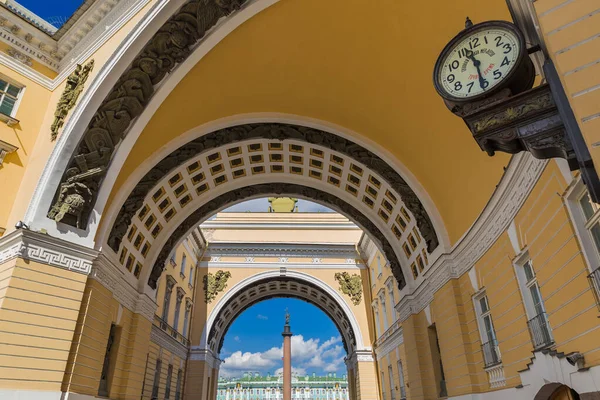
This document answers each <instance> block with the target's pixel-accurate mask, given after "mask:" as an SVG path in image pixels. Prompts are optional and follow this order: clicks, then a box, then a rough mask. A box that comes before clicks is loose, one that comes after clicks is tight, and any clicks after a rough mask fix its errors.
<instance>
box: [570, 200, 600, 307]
mask: <svg viewBox="0 0 600 400" xmlns="http://www.w3.org/2000/svg"><path fill="white" fill-rule="evenodd" d="M578 204H579V208H580V210H581V214H582V216H583V221H584V224H585V230H586V232H585V234H587V237H586V238H581V239H582V242H583V243H582V244H583V248H584V252H585V253H586V255H587V258H588V260H589V261H588V263H589V264H590V265H598V262H599V257H600V207H599V206H598V204H596V203H594V202H592V201H591V200H590V195H589V193H588V192H587V191H586V190H584V192H583V195H581V197H579V200H578ZM574 219H575V222H576V224H575V225H576V226H577V218H574ZM589 242H591V243H592V244H591V245H590V244H589ZM586 243H587V244H586ZM590 247H593V250H591V251H590V249H589V248H590ZM585 250H587V251H585ZM590 253H593V254H590ZM588 280H589V282H590V286H591V288H592V293H593V294H594V296H595V298H596V304H597V305H598V307H600V267H598V268H596V269H595V270H593V271H592V272H591V273H590V274H589V275H588Z"/></svg>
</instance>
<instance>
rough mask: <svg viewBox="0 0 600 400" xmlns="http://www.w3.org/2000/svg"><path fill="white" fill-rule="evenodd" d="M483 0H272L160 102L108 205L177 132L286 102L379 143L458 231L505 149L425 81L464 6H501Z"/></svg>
mask: <svg viewBox="0 0 600 400" xmlns="http://www.w3.org/2000/svg"><path fill="white" fill-rule="evenodd" d="M479 5H480V3H478V2H476V1H475V0H460V1H454V2H452V3H447V4H436V5H435V6H433V5H431V6H428V5H424V4H423V3H399V2H395V1H390V0H386V1H385V2H384V3H381V4H378V6H371V5H367V4H366V3H365V2H364V1H361V0H351V1H342V0H331V1H327V2H322V1H318V0H284V1H281V2H279V3H277V4H275V5H273V6H271V7H269V8H268V9H266V10H265V11H263V12H261V13H260V14H258V15H256V16H255V17H253V18H251V19H250V20H249V21H247V22H246V23H244V24H243V25H242V26H240V27H239V28H237V29H236V30H235V31H234V32H232V33H231V34H230V35H228V36H227V37H226V38H225V39H224V40H223V41H222V42H221V43H220V44H218V45H217V46H216V47H215V48H214V49H213V50H211V51H210V53H209V54H208V55H206V56H205V57H204V59H203V60H202V61H200V62H199V63H198V64H197V65H196V66H195V67H194V68H193V69H192V70H191V71H190V72H189V73H188V75H187V76H186V77H185V78H184V79H183V81H182V82H181V83H180V84H179V85H178V86H177V87H176V88H175V89H174V91H173V92H172V93H171V95H170V96H169V97H168V98H167V99H166V101H165V102H164V103H163V104H162V106H161V107H160V108H159V109H158V110H157V111H156V113H155V114H154V116H153V118H152V120H151V121H150V122H149V124H148V126H147V127H146V129H145V130H144V132H143V133H142V136H141V137H140V139H138V141H137V143H136V144H135V146H134V148H133V150H132V152H131V153H130V155H129V158H128V160H127V162H126V163H125V165H124V166H123V168H122V170H121V173H120V175H119V177H118V179H117V181H116V184H115V188H114V190H113V192H112V194H111V197H110V199H109V203H108V204H107V205H108V206H110V203H111V202H112V200H113V199H114V196H115V194H116V192H117V191H118V190H119V188H120V187H121V185H122V184H123V183H124V182H125V180H126V179H127V178H128V177H129V176H130V175H131V173H132V172H133V170H134V169H135V168H137V166H138V165H140V163H141V162H142V161H143V160H145V159H147V158H148V157H149V156H150V155H151V154H153V153H154V152H155V151H157V150H158V149H160V148H161V147H162V146H163V145H165V144H166V143H167V142H168V141H170V140H171V139H173V138H175V137H177V136H179V135H181V134H183V133H184V132H186V131H188V130H190V129H192V128H195V127H197V126H199V125H202V124H205V123H208V122H210V121H214V120H216V119H219V118H224V117H230V116H232V115H238V114H244V113H254V112H278V113H289V114H295V115H300V116H304V117H309V118H315V119H318V120H321V121H326V122H328V123H332V124H336V125H339V126H342V127H344V128H347V129H350V130H353V131H355V132H357V133H359V134H360V135H363V136H364V137H366V138H368V139H370V140H373V141H374V142H376V143H377V144H378V145H379V146H380V147H381V148H385V149H387V150H388V151H389V152H390V153H391V154H392V155H393V156H394V157H396V158H397V159H398V160H400V161H401V162H402V163H404V164H405V165H406V166H407V167H408V169H410V171H411V172H412V173H413V174H414V175H415V176H416V177H417V179H418V180H419V181H420V182H421V184H422V185H423V186H424V187H425V189H426V190H427V191H428V193H429V194H430V195H431V197H432V198H433V201H434V202H435V204H436V206H437V207H438V209H439V211H440V212H441V215H442V217H443V219H444V222H445V224H446V227H447V229H448V231H449V233H450V237H451V240H452V241H456V240H457V239H458V238H459V237H460V236H461V235H462V234H463V233H464V232H465V230H466V229H467V228H468V227H469V226H470V225H471V224H472V223H473V221H474V220H475V218H476V216H477V215H478V214H479V212H480V211H481V210H482V209H483V207H484V205H485V203H486V202H487V200H488V199H489V196H490V195H491V193H492V192H493V190H494V188H495V185H496V184H497V183H498V181H499V179H500V177H501V175H502V172H503V170H502V167H503V166H505V165H506V164H507V162H508V156H507V155H504V154H497V155H496V156H495V157H488V156H487V155H485V154H484V153H482V152H481V151H480V150H479V149H478V147H477V145H476V144H475V142H474V141H473V139H472V137H471V134H470V133H469V132H468V130H467V129H466V127H465V126H464V123H463V122H462V121H461V120H460V118H457V117H455V116H453V115H452V114H451V113H450V112H449V111H448V110H447V109H446V107H445V106H444V104H443V103H442V101H441V99H440V98H439V96H438V95H437V93H436V92H435V90H434V88H433V84H432V81H431V73H432V69H433V65H434V63H435V60H436V58H437V56H438V54H439V51H440V50H441V49H442V48H443V46H444V45H445V43H446V42H447V41H448V40H449V39H450V38H451V37H453V36H454V35H455V34H456V33H457V32H458V31H459V30H461V29H462V28H463V26H464V18H465V14H466V13H467V12H468V13H469V16H470V17H471V18H472V19H473V20H475V21H483V20H486V19H507V18H509V14H508V9H507V7H506V3H505V1H501V0H492V1H488V2H486V7H480V6H479ZM315 10H318V11H315ZM383 10H385V12H383ZM424 14H426V15H427V18H423V15H424ZM331 21H335V23H334V24H333V23H331ZM308 26H310V29H306V28H307V27H308ZM366 26H368V29H367V30H366V31H365V29H364V27H366ZM359 27H360V29H359ZM275 32H276V34H275ZM359 32H360V33H359ZM365 32H368V33H365ZM415 32H421V33H423V35H416V36H415ZM432 32H435V35H434V34H432ZM382 38H386V39H385V40H381V39H382ZM415 38H422V40H413V39H415ZM407 57H409V58H407ZM409 59H410V60H418V62H416V61H415V62H410V61H409ZM324 60H327V62H324ZM240 66H243V67H242V68H240ZM373 71H377V72H376V73H373ZM417 149H418V151H417ZM424 154H427V156H424ZM472 187H477V188H478V190H477V191H473V190H468V188H472ZM448 188H452V190H448ZM466 204H468V205H469V206H468V207H467V206H466Z"/></svg>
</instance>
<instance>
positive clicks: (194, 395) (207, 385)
mask: <svg viewBox="0 0 600 400" xmlns="http://www.w3.org/2000/svg"><path fill="white" fill-rule="evenodd" d="M220 365H221V360H220V359H219V358H218V357H217V356H216V355H215V354H214V353H213V352H212V351H211V350H209V349H204V348H200V347H192V349H191V351H190V356H189V358H188V362H187V368H186V379H185V382H186V384H185V388H184V396H183V398H184V399H207V400H213V399H214V397H213V398H211V397H209V396H210V395H211V393H212V394H215V395H216V390H214V391H213V390H212V386H213V385H216V383H217V380H218V377H219V367H220ZM215 388H216V386H215Z"/></svg>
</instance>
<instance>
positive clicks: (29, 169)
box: [0, 1, 154, 230]
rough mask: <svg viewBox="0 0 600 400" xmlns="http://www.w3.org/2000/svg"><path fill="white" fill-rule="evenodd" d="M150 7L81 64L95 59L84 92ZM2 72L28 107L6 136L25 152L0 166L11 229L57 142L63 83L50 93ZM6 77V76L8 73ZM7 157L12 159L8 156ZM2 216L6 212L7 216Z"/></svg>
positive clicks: (0, 221) (4, 219) (1, 223)
mask: <svg viewBox="0 0 600 400" xmlns="http://www.w3.org/2000/svg"><path fill="white" fill-rule="evenodd" d="M153 4H154V2H152V1H150V2H149V3H148V4H147V5H146V6H145V7H143V8H142V9H141V10H140V11H139V12H138V13H137V14H135V15H134V16H132V17H131V19H130V20H129V21H128V22H127V23H126V24H125V25H124V26H123V27H122V28H121V29H120V30H118V31H117V32H116V33H115V34H114V35H113V36H112V37H110V39H108V40H107V41H106V42H105V43H104V44H103V45H102V46H100V47H99V48H98V50H96V51H95V52H94V54H93V55H92V56H91V57H90V58H89V59H87V60H85V61H84V63H86V62H88V61H89V60H90V59H94V61H95V65H94V69H93V70H92V72H91V73H90V75H89V77H88V80H87V82H86V85H85V89H87V88H89V87H90V84H91V83H92V81H93V79H94V77H95V76H96V75H97V74H98V73H99V72H100V70H101V69H102V67H103V65H104V64H105V63H106V62H107V61H108V60H109V59H110V57H111V56H112V55H113V53H114V51H115V50H116V49H117V47H118V46H119V45H120V44H121V43H122V42H123V41H124V40H125V38H126V37H127V35H128V34H129V33H130V32H131V30H132V29H133V28H134V27H135V26H136V25H137V24H138V22H139V21H140V20H141V19H142V18H143V16H144V15H146V14H147V13H148V11H149V10H150V8H151V7H152V5H153ZM84 40H85V39H84ZM5 70H7V71H10V74H11V76H15V80H17V81H18V82H22V83H23V84H25V85H27V91H26V92H25V96H24V97H23V102H25V101H27V104H28V106H27V108H26V109H23V110H21V107H23V104H24V103H23V102H22V103H21V106H20V107H19V112H18V114H17V117H16V118H17V119H19V120H20V121H21V123H20V124H19V126H21V127H22V129H23V130H22V131H20V130H19V129H18V128H19V126H17V127H16V128H17V129H16V132H12V129H11V128H8V129H10V131H9V132H8V133H7V134H8V135H12V136H13V137H14V136H16V135H18V136H19V138H20V141H22V142H23V143H24V144H23V145H21V144H19V143H14V140H13V141H11V142H10V143H12V144H14V145H16V146H19V147H23V148H24V151H23V152H22V153H19V157H18V158H17V159H13V161H12V163H13V165H14V166H13V167H11V168H10V169H7V168H6V166H3V167H0V184H2V183H3V180H4V179H6V180H7V182H9V183H10V184H11V186H9V187H14V190H11V191H9V192H8V194H7V195H6V196H3V197H7V198H9V199H10V201H8V200H7V203H6V208H5V207H4V204H3V203H1V202H2V200H0V227H5V226H6V227H7V230H11V229H13V228H12V227H13V226H14V225H15V223H16V222H17V221H19V220H20V219H22V218H23V215H24V214H25V212H26V210H27V206H28V205H29V201H30V199H31V197H32V194H33V192H34V190H35V187H36V185H37V183H38V181H39V178H40V175H41V173H42V170H43V168H44V167H45V165H46V163H47V161H48V158H49V157H50V154H51V152H52V150H53V149H54V146H55V144H56V142H52V141H51V140H50V126H51V125H52V122H53V120H54V111H55V108H56V103H57V102H58V100H59V99H60V96H61V95H62V92H63V90H64V87H65V84H66V81H63V82H62V83H60V84H59V85H58V87H57V88H56V89H55V90H54V91H53V92H50V91H48V90H46V89H42V88H41V87H39V86H37V85H36V84H34V83H33V82H29V80H27V79H26V78H24V77H23V76H21V75H20V74H18V73H17V72H15V71H12V70H9V69H8V68H6V67H4V66H0V73H5V72H4V71H5ZM5 74H7V75H8V73H5ZM85 89H84V91H83V92H82V93H81V95H80V97H79V100H81V98H82V96H84V95H85ZM72 114H73V110H71V112H70V113H69V116H68V117H67V119H66V120H65V124H66V123H67V122H68V120H69V118H70V116H71V115H72ZM4 127H5V125H3V124H2V123H0V139H2V140H5V139H4V138H3V137H2V135H3V134H4V133H3V130H4V129H3V128H4ZM60 134H62V132H61V133H59V135H60ZM9 137H11V136H9ZM9 157H15V156H14V155H10V156H9ZM7 158H8V157H7ZM5 163H6V161H5ZM24 168H26V170H23V169H24ZM0 187H3V186H0ZM17 190H18V191H17ZM3 213H6V215H4V214H3ZM5 224H6V225H5Z"/></svg>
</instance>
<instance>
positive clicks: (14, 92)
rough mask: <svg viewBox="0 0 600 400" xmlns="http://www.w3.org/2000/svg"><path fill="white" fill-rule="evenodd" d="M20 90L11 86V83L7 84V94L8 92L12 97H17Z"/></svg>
mask: <svg viewBox="0 0 600 400" xmlns="http://www.w3.org/2000/svg"><path fill="white" fill-rule="evenodd" d="M20 91H21V89H20V88H18V87H16V86H13V85H8V90H7V91H6V92H7V93H8V94H10V95H11V96H12V97H17V96H18V95H19V92H20Z"/></svg>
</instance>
